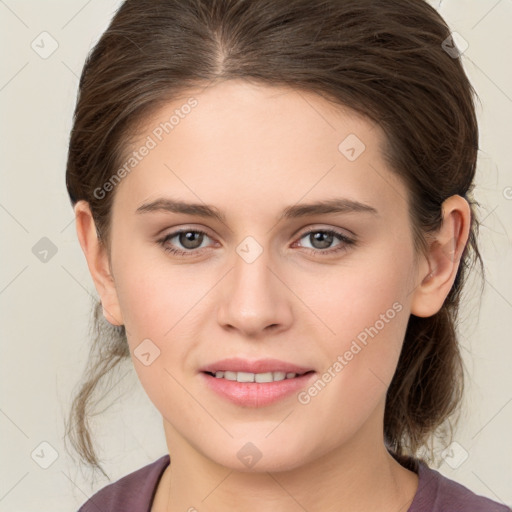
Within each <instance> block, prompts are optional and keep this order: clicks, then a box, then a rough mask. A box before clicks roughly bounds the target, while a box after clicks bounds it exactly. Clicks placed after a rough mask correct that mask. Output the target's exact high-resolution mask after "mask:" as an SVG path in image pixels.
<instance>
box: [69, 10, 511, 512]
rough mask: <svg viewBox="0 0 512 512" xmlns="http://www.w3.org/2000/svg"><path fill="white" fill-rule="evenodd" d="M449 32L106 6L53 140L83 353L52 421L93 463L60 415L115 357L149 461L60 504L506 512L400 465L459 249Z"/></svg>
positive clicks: (429, 431) (432, 394)
mask: <svg viewBox="0 0 512 512" xmlns="http://www.w3.org/2000/svg"><path fill="white" fill-rule="evenodd" d="M454 48H456V47H455V45H454V44H453V39H452V38H451V36H450V31H449V29H448V27H447V25H446V24H445V22H444V21H443V20H442V19H441V17H440V16H439V15H438V14H437V12H436V11H435V10H434V9H433V8H432V7H430V6H429V5H428V4H427V3H425V2H423V1H420V2H410V1H408V0H386V1H383V2H373V1H369V0H363V1H361V0H357V1H356V0H344V1H342V0H322V1H318V2H311V0H291V1H289V0H288V1H286V2H281V1H276V0H253V1H251V2H248V1H244V0H213V1H207V0H185V1H184V0H180V1H172V0H159V1H145V0H138V1H135V0H127V1H126V2H124V3H123V4H122V6H121V7H120V9H119V11H118V12H117V13H116V15H115V16H114V18H113V20H112V22H111V24H110V26H109V28H108V29H107V30H106V32H105V33H104V34H103V36H102V38H101V39H100V41H99V42H98V44H97V45H96V47H95V48H94V50H93V51H92V53H91V55H90V56H89V58H88V60H87V62H86V64H85V67H84V70H83V73H82V77H81V80H80V90H79V98H78V103H77V107H76V112H75V121H74V126H73V130H72V134H71V140H70V147H69V159H68V167H67V176H66V180H67V187H68V192H69V195H70V199H71V202H72V204H73V206H74V211H75V215H76V228H77V234H78V238H79V241H80V244H81V247H82V249H83V251H84V254H85V256H86V259H87V263H88V266H89V270H90V272H91V276H92V278H93V280H94V283H95V286H96V289H97V291H98V294H99V297H100V302H99V303H98V308H97V314H96V320H97V322H98V329H99V334H98V337H97V340H96V344H97V348H98V353H99V354H100V355H101V357H98V358H97V359H96V360H91V364H90V368H89V376H88V381H87V382H86V384H85V385H84V387H83V389H82V392H81V393H80V394H79V395H78V396H77V399H76V400H75V403H74V406H73V411H72V417H71V420H70V425H77V428H78V430H77V431H73V430H72V429H71V428H69V434H70V436H72V439H74V441H75V444H76V446H77V447H78V449H79V451H80V452H81V453H82V455H83V457H84V458H85V459H86V460H87V461H88V462H90V463H91V464H93V465H96V466H97V467H99V465H98V462H97V458H96V455H95V452H94V449H93V447H92V443H91V441H90V437H89V433H88V430H87V428H86V425H87V423H86V421H87V414H86V411H87V410H88V409H87V407H86V406H87V403H88V400H89V398H90V395H91V393H92V391H93V390H94V388H95V386H96V385H97V384H98V383H99V382H100V380H101V379H102V378H103V377H104V376H106V375H108V373H109V371H110V370H111V368H112V367H113V366H114V365H115V364H116V363H117V362H119V361H120V360H122V359H123V358H126V357H131V358H132V360H133V364H134V367H135V370H136V372H137V375H138V377H139V379H140V382H141V384H142V386H143V388H144V389H145V391H146V392H147V394H148V396H149V398H150V399H151V401H152V402H153V403H154V404H155V406H156V408H157V409H158V410H159V412H160V413H161V414H162V418H163V424H164V431H165V437H166V441H167V446H168V451H169V454H166V455H164V456H163V457H161V458H160V459H158V460H157V461H155V462H154V463H153V464H150V465H149V466H146V467H144V468H141V469H140V470H138V471H136V472H134V473H132V474H130V475H128V476H127V477H125V478H123V479H121V480H120V481H118V482H116V483H114V484H111V485H109V486H107V487H105V488H104V489H102V490H101V491H100V492H99V493H97V494H96V495H95V496H93V497H92V498H91V499H90V500H88V501H87V502H86V503H85V504H84V505H83V506H82V507H81V509H80V510H81V511H83V512H87V511H89V510H98V509H99V510H116V511H117V510H119V511H121V510H130V511H143V510H144V511H146V510H151V511H153V512H163V511H171V512H175V511H178V510H189V511H193V510H199V511H203V510H208V511H224V510H243V511H251V510H273V511H295V510H308V511H314V510H318V511H322V512H324V511H329V510H333V511H334V510H340V509H341V508H342V509H343V510H346V511H363V510H364V511H367V510H379V511H382V512H387V511H389V512H392V511H393V512H394V511H397V510H404V511H405V510H409V511H410V512H420V511H427V510H428V511H444V510H465V511H472V512H476V511H484V510H485V511H486V512H488V511H496V512H497V511H506V510H509V509H508V508H507V507H506V506H504V505H500V504H499V503H497V502H494V501H491V500H489V499H487V498H483V497H480V496H477V495H475V494H474V493H473V492H471V491H470V490H469V489H466V488H465V487H463V486H461V485H459V484H457V483H455V482H453V481H451V480H448V479H447V478H445V477H443V476H441V475H440V474H439V473H437V472H436V471H434V470H432V469H430V468H429V467H428V465H427V464H426V462H425V461H424V460H423V459H422V457H421V456H420V452H421V450H422V449H423V448H425V446H426V445H427V443H428V441H429V440H430V439H432V438H433V437H434V436H436V435H441V437H442V433H443V432H444V430H443V429H445V427H446V426H447V425H448V426H449V425H450V419H451V418H452V416H453V413H455V412H456V411H457V407H458V405H459V403H460V399H461V394H462V389H463V372H462V365H461V359H460V354H459V347H458V341H457V337H456V333H455V328H454V325H455V321H456V317H457V309H458V306H459V297H460V292H461V290H462V287H463V284H464V282H465V279H466V276H467V271H468V270H469V269H470V267H471V265H470V263H471V262H474V261H477V260H479V261H480V263H481V260H480V256H479V252H478V248H477V241H476V235H477V228H478V222H477V220H476V216H475V211H474V201H472V199H471V192H472V188H473V179H474V174H475V168H476V159H477V151H478V127H477V122H476V116H475V112H474V104H473V93H474V91H473V89H472V87H471V85H470V83H469V82H468V80H467V77H466V75H465V73H464V71H463V68H462V66H461V63H460V61H459V59H458V56H459V55H458V53H457V52H456V51H455V50H454ZM447 49H449V51H447ZM102 316H103V317H104V319H106V321H108V323H109V324H110V325H111V326H112V329H111V337H110V338H108V337H106V336H104V335H102V333H101V321H102V320H101V317H102ZM73 436H74V437H73Z"/></svg>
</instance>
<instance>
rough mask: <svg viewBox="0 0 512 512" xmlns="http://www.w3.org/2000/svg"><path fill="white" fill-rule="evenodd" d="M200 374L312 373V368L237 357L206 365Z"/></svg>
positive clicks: (274, 360) (273, 360)
mask: <svg viewBox="0 0 512 512" xmlns="http://www.w3.org/2000/svg"><path fill="white" fill-rule="evenodd" d="M200 371H202V372H210V373H215V372H221V371H228V372H230V371H231V372H247V373H267V372H285V373H299V374H301V373H306V372H309V371H313V369H312V368H307V367H305V366H298V365H296V364H292V363H287V362H286V361H280V360H279V359H258V360H256V361H249V360H247V359H241V358H239V357H230V358H228V359H221V360H219V361H215V362H214V363H211V364H207V365H206V366H203V367H202V368H200Z"/></svg>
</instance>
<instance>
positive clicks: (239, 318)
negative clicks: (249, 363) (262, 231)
mask: <svg viewBox="0 0 512 512" xmlns="http://www.w3.org/2000/svg"><path fill="white" fill-rule="evenodd" d="M283 281H286V280H285V279H283V277H282V276H280V275H279V271H278V270H277V266H276V265H275V264H273V263H272V261H271V258H270V255H269V251H267V250H264V251H263V252H262V254H260V255H259V257H258V258H256V260H254V261H252V262H248V261H246V260H245V259H244V258H243V257H241V256H239V255H238V254H235V255H234V268H233V270H232V271H231V272H229V274H228V275H227V276H226V278H225V279H224V280H223V287H222V296H221V298H220V299H219V300H220V304H219V307H218V322H219V324H220V325H221V326H222V327H223V328H224V329H228V330H237V331H239V333H240V334H241V335H243V336H244V337H251V338H262V337H266V336H268V335H269V334H271V333H272V334H276V333H278V332H281V331H283V330H286V329H288V328H289V326H290V325H291V322H292V316H293V315H292V304H291V302H290V299H291V297H292V296H293V293H292V292H291V291H290V290H289V289H288V288H287V286H286V284H285V283H284V282H283Z"/></svg>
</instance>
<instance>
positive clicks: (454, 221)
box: [411, 195, 471, 317]
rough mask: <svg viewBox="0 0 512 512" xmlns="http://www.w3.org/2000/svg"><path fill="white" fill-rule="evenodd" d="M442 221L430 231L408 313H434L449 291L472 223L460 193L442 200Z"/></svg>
mask: <svg viewBox="0 0 512 512" xmlns="http://www.w3.org/2000/svg"><path fill="white" fill-rule="evenodd" d="M442 211H443V221H442V224H441V227H440V228H439V230H438V231H437V232H436V233H435V234H433V235H431V238H430V240H431V242H429V250H428V255H427V257H426V258H425V256H422V259H421V263H420V264H419V265H418V274H417V276H416V283H419V284H418V285H417V286H416V288H415V289H414V290H413V292H412V293H413V295H412V302H411V313H412V314H413V315H416V316H419V317H429V316H432V315H435V314H436V313H437V312H438V311H439V310H440V309H441V307H442V305H443V303H444V301H445V299H446V297H447V295H448V293H449V292H450V290H451V288H452V285H453V282H454V281H455V277H456V275H457V270H458V268H459V264H460V258H461V255H462V252H463V250H464V248H465V246H466V243H467V240H468V236H469V228H470V224H471V209H470V207H469V204H468V202H467V201H466V200H465V199H464V198H463V197H461V196H459V195H453V196H451V197H449V198H448V199H446V200H445V201H444V202H443V204H442Z"/></svg>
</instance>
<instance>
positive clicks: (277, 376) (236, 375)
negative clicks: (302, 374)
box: [215, 371, 297, 382]
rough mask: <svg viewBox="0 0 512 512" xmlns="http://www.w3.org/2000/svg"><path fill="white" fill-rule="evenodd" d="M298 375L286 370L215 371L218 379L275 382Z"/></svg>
mask: <svg viewBox="0 0 512 512" xmlns="http://www.w3.org/2000/svg"><path fill="white" fill-rule="evenodd" d="M296 375H297V374H296V373H285V372H267V373H250V372H228V371H225V372H215V377H216V378H217V379H227V380H236V381H237V382H275V381H279V380H285V379H293V378H294V377H295V376H296Z"/></svg>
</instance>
